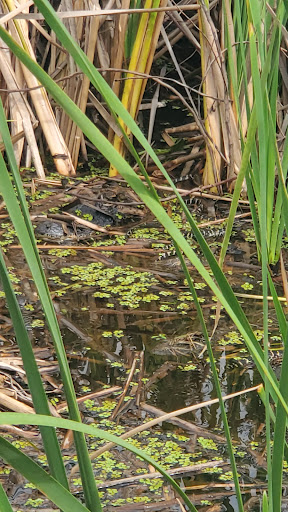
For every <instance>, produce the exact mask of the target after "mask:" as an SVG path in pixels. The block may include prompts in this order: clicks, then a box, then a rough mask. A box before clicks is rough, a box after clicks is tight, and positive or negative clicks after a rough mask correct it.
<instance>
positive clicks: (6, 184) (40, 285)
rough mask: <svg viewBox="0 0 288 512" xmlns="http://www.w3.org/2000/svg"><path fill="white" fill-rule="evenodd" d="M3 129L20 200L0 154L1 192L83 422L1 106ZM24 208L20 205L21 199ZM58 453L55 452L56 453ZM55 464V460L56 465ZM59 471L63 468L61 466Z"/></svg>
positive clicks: (89, 475)
mask: <svg viewBox="0 0 288 512" xmlns="http://www.w3.org/2000/svg"><path fill="white" fill-rule="evenodd" d="M0 126H1V131H2V134H3V141H4V143H5V146H6V147H7V157H8V161H9V164H10V168H11V171H12V174H13V178H14V180H15V184H16V190H17V193H18V198H17V197H16V195H15V191H14V189H13V185H12V183H11V179H10V176H9V174H8V171H7V168H6V165H5V162H4V159H3V157H2V155H1V154H0V178H1V179H0V191H1V194H2V196H3V199H4V201H5V203H6V207H7V210H8V213H9V216H10V219H11V221H12V223H13V225H14V227H15V229H16V232H17V235H18V238H19V241H20V244H21V246H22V248H23V252H24V254H25V257H26V260H27V262H28V263H29V267H30V270H31V273H32V276H33V279H34V282H35V285H36V287H37V291H38V294H39V298H40V300H41V303H42V306H43V311H44V313H45V317H46V321H47V324H48V326H49V330H50V332H51V335H52V339H53V341H54V346H55V351H56V354H57V360H58V363H59V367H60V372H61V378H62V381H63V384H64V390H65V395H66V398H67V403H68V408H69V415H70V417H71V418H72V419H74V420H77V421H81V417H80V413H79V409H78V405H77V401H76V395H75V391H74V387H73V381H72V377H71V374H70V370H69V365H68V362H67V358H66V352H65V349H64V346H63V342H62V338H61V333H60V329H59V325H58V322H57V318H56V314H55V311H54V307H53V303H52V300H51V297H50V293H49V290H48V286H47V282H46V278H45V274H44V271H43V267H42V263H41V261H40V257H39V253H38V251H37V247H36V242H35V238H34V233H33V228H32V225H31V221H30V216H29V212H28V209H27V205H26V201H25V197H24V192H23V187H22V184H21V180H20V179H19V172H18V168H17V165H16V161H15V157H14V153H13V149H12V150H11V147H12V146H11V140H10V138H9V135H8V130H7V126H6V120H5V118H4V114H3V109H2V108H1V106H0ZM17 199H18V200H19V202H20V205H21V208H20V206H19V203H18V200H17ZM75 445H76V449H77V453H78V458H79V465H80V468H81V478H83V488H84V494H85V497H86V500H87V503H88V504H89V507H90V509H91V511H94V512H99V511H101V504H100V499H99V495H98V491H97V487H96V485H95V480H94V476H93V472H92V469H91V462H90V459H89V455H88V450H87V446H86V442H85V439H84V437H83V435H82V434H79V433H77V432H76V433H75ZM55 453H56V452H55ZM54 464H56V461H55V462H54ZM59 468H60V466H59ZM65 480H66V476H65V475H64V474H63V476H62V479H61V482H63V483H64V482H65Z"/></svg>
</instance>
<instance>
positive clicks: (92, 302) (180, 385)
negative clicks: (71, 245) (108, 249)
mask: <svg viewBox="0 0 288 512" xmlns="http://www.w3.org/2000/svg"><path fill="white" fill-rule="evenodd" d="M239 248H240V249H241V250H242V251H243V253H242V254H243V256H242V258H241V262H240V263H244V264H248V266H246V268H245V267H244V268H242V267H237V257H233V256H231V260H232V264H231V265H232V266H227V267H226V270H227V271H228V277H229V280H230V282H231V284H232V286H233V289H234V291H235V292H237V293H241V294H243V293H248V294H249V293H251V294H252V293H253V295H258V294H260V295H261V283H260V280H261V276H260V274H259V270H258V269H257V261H255V256H254V255H255V247H254V249H253V248H252V247H251V246H250V245H248V249H247V242H242V243H238V249H239ZM60 250H61V249H60ZM101 258H102V259H101ZM103 258H104V260H103ZM74 260H75V267H74V271H73V272H72V271H71V257H70V256H68V257H67V258H65V257H64V258H61V259H60V258H59V255H58V256H57V255H56V256H55V255H54V256H53V255H52V256H51V255H50V256H48V255H47V254H45V256H44V258H43V261H44V262H45V266H46V267H47V268H48V269H49V276H50V277H49V283H50V287H51V291H52V293H54V294H55V303H56V304H57V311H58V315H59V320H60V325H61V329H62V332H63V338H64V342H65V346H66V349H67V355H68V357H69V361H70V366H71V371H72V375H73V378H74V382H75V387H76V390H77V393H78V394H79V395H83V394H86V393H87V394H88V393H91V392H93V391H97V390H100V389H102V388H103V386H107V387H112V386H120V387H121V388H122V387H123V385H124V384H125V382H126V381H127V377H128V376H129V372H131V368H133V365H134V366H135V367H134V373H133V375H132V376H131V383H130V385H129V387H128V388H127V393H126V396H125V400H124V401H123V404H122V410H120V411H119V413H118V415H117V416H116V418H115V420H113V422H112V423H111V421H110V416H111V413H112V414H113V410H114V409H115V406H116V404H117V401H118V398H117V399H116V400H115V395H112V396H109V397H108V398H107V399H105V398H103V399H101V400H100V401H96V402H95V403H94V405H93V404H85V403H84V405H82V406H81V408H82V412H83V414H84V418H85V421H89V422H90V421H96V422H97V423H98V424H99V425H100V426H101V428H108V427H107V425H109V428H110V429H112V431H117V428H120V427H121V428H122V429H123V431H125V430H127V429H131V428H134V427H135V426H137V425H139V424H141V423H143V422H145V421H147V419H148V417H149V418H154V417H155V416H154V413H152V412H151V410H149V409H147V408H146V409H145V406H153V407H156V408H158V409H160V410H162V411H164V412H165V413H167V412H171V411H174V410H178V409H181V408H184V407H188V406H191V405H194V404H201V403H202V402H206V401H209V400H211V399H213V398H215V396H216V394H215V386H214V383H213V380H212V376H211V370H210V363H209V360H208V356H207V352H206V351H205V344H204V341H203V338H202V334H201V329H200V324H199V319H198V318H197V315H196V312H195V308H194V306H193V303H192V301H191V295H190V293H189V292H188V290H187V286H186V284H185V282H184V280H183V275H182V272H181V270H180V269H179V266H178V265H177V263H176V261H175V262H174V261H173V260H168V261H165V260H161V261H158V260H156V259H155V257H151V256H149V255H145V254H144V255H143V256H139V255H138V256H135V255H134V256H133V255H131V256H127V255H126V256H125V257H124V256H122V255H117V254H115V253H114V254H113V253H112V254H106V255H104V256H103V255H102V256H101V255H99V253H98V254H93V255H92V256H91V255H89V256H87V257H85V259H84V258H83V261H81V264H80V263H79V258H78V256H76V257H74ZM235 260H236V261H235ZM72 262H73V258H72ZM251 262H252V266H251V267H249V265H251ZM87 265H89V266H88V267H87ZM235 265H236V266H235ZM253 265H254V267H253ZM115 266H117V268H118V270H117V271H115ZM63 268H64V269H65V268H66V269H68V270H66V271H65V270H64V271H63ZM192 275H193V270H192ZM93 276H94V277H93ZM193 277H194V280H195V283H196V284H197V288H198V291H199V296H200V297H201V300H202V306H203V312H204V316H205V320H206V322H207V326H208V330H209V332H210V333H211V332H212V330H213V326H214V319H215V307H216V302H215V298H214V297H213V296H212V294H211V292H210V291H209V290H208V289H207V287H206V286H205V284H204V283H203V280H202V279H201V277H199V276H197V275H193ZM99 283H100V284H99ZM77 285H78V289H77ZM280 293H281V292H280ZM239 300H241V302H242V303H243V309H244V311H245V313H246V314H247V315H248V318H249V321H250V323H251V325H252V327H253V329H255V332H257V336H258V339H259V343H261V340H262V333H261V327H262V312H261V306H262V303H261V300H256V299H255V298H252V299H251V298H246V299H244V298H242V297H241V298H240V299H239ZM270 316H271V318H270V321H271V324H270V331H271V347H272V348H273V349H274V350H273V354H274V356H275V357H274V359H275V367H277V364H278V361H277V357H278V359H279V360H280V359H281V346H279V340H278V338H277V336H278V335H279V333H278V331H277V327H276V324H275V318H274V316H275V314H274V310H273V309H272V308H271V315H270ZM28 322H29V319H28ZM33 341H34V343H35V344H36V345H39V346H40V347H41V346H45V345H46V344H47V335H44V331H43V328H42V329H41V327H40V328H39V327H38V328H35V329H34V331H33ZM212 344H213V350H214V356H215V359H216V361H217V367H218V370H219V378H220V380H221V387H222V393H223V395H228V394H231V393H237V392H239V391H241V390H245V389H248V388H251V387H253V386H255V385H258V384H259V383H260V382H261V380H260V377H259V375H258V372H257V370H256V369H255V366H254V364H253V362H252V360H251V358H250V356H249V354H248V352H247V350H246V348H245V345H244V343H243V340H241V337H240V336H239V334H238V333H237V331H236V330H235V327H234V326H233V324H232V322H231V320H230V319H229V317H228V316H227V314H226V313H225V312H222V313H221V317H220V321H219V324H218V327H217V329H216V332H215V334H214V336H213V338H212ZM271 354H272V352H271ZM271 357H272V355H271ZM135 401H136V404H135ZM139 404H142V406H141V405H139ZM226 411H227V416H228V421H229V425H230V428H231V434H232V439H233V442H234V445H235V453H236V459H237V464H238V471H239V475H240V482H241V485H242V486H243V487H242V488H243V497H244V501H245V502H247V506H246V509H247V510H251V511H255V512H256V511H257V510H259V497H260V496H261V492H262V489H263V486H265V438H264V433H263V432H264V408H263V406H262V403H261V400H260V398H259V396H258V394H257V392H256V391H253V392H249V393H244V394H242V395H241V396H236V397H234V398H233V399H230V400H227V401H226ZM181 419H183V420H186V422H188V423H187V425H188V424H189V422H190V423H192V424H193V425H194V426H196V427H197V428H198V429H199V432H198V433H197V435H195V433H193V432H192V431H191V430H189V427H187V425H186V427H184V424H182V425H180V424H177V425H172V424H171V423H167V422H165V423H163V424H160V425H158V426H156V427H153V429H152V430H151V431H150V433H149V435H148V436H147V434H146V437H145V436H144V437H143V436H142V437H141V436H140V437H138V438H137V442H139V443H140V444H141V446H142V447H143V448H144V449H146V450H148V451H149V453H151V454H152V456H154V457H156V458H157V460H158V461H159V462H160V463H162V464H164V465H165V466H166V467H167V468H168V467H171V468H173V467H181V466H182V467H183V468H185V467H187V466H190V465H193V464H196V463H200V462H204V463H205V462H212V465H213V461H214V462H215V467H214V468H209V469H205V470H203V471H202V472H201V473H200V474H196V475H195V474H193V473H190V474H189V473H188V476H187V477H186V476H185V472H183V475H182V476H181V479H180V480H179V482H180V483H181V485H182V486H185V487H186V488H187V492H188V493H189V495H190V496H191V500H192V501H193V503H195V504H196V505H197V506H200V509H201V510H206V509H207V507H209V506H210V507H211V504H214V505H215V506H216V505H217V507H218V508H215V510H217V511H218V510H219V511H220V510H223V511H225V510H226V511H229V512H236V511H237V510H238V508H237V503H236V498H235V494H234V490H233V484H232V478H231V474H230V473H229V472H230V466H229V464H227V460H228V455H227V450H226V443H225V441H224V440H222V442H221V441H219V439H218V438H217V436H218V437H219V436H220V437H222V436H223V424H222V419H221V415H220V411H219V407H218V405H217V404H213V405H208V406H202V407H200V408H199V409H197V410H195V411H194V412H193V413H192V412H190V413H187V414H185V415H184V416H181ZM107 421H108V422H109V421H110V423H105V422H107ZM200 429H205V430H200ZM205 431H206V433H205ZM119 433H121V432H119ZM214 438H215V439H216V441H215V442H214V443H213V444H212V445H209V443H207V442H205V439H208V440H213V439H214ZM151 439H152V440H153V439H154V441H153V442H151ZM203 439H204V441H203ZM217 439H218V440H217ZM151 443H152V444H151ZM169 443H170V444H169ZM171 443H172V444H171ZM92 444H93V446H92V447H91V449H94V444H95V443H92ZM97 446H98V445H97V443H96V444H95V447H96V448H97ZM113 453H114V455H113V457H115V461H116V460H117V462H115V464H116V469H114V470H112V469H110V470H107V469H105V464H104V469H103V467H102V468H100V466H97V464H96V465H95V472H96V477H97V478H98V477H99V480H101V481H106V480H111V479H113V478H114V479H119V478H124V477H125V478H126V477H128V476H131V474H134V475H136V474H137V470H139V471H138V472H140V471H142V472H147V471H148V468H147V467H146V466H145V464H143V463H141V464H140V463H138V461H137V460H136V461H135V457H134V456H131V455H129V456H127V455H125V456H124V457H123V454H122V451H121V450H118V451H117V450H116V451H115V450H114V452H113ZM115 454H116V455H115ZM169 457H170V458H169ZM113 460H114V459H113ZM128 461H129V463H128ZM124 462H125V464H124ZM121 463H123V464H124V466H125V467H124V466H123V464H122V466H123V467H122V466H121ZM117 464H120V467H119V468H118V469H117ZM106 465H107V460H106ZM218 465H219V467H218ZM113 471H114V472H113ZM115 472H116V473H115ZM151 482H152V480H151ZM75 485H76V483H75ZM76 487H77V485H76ZM135 496H137V497H138V498H139V500H138V501H139V510H144V508H143V507H144V504H145V503H149V506H150V508H147V510H175V511H178V510H179V505H178V504H177V502H175V496H174V494H173V493H171V490H169V491H168V490H167V488H166V486H163V485H162V484H161V485H160V484H159V487H157V486H154V487H153V485H152V484H151V483H150V484H147V482H145V483H144V482H141V483H139V482H138V483H137V482H135V483H134V484H131V485H130V487H129V490H128V489H127V487H123V488H122V487H119V489H118V492H115V494H113V496H112V493H111V492H110V494H109V491H108V490H106V492H105V494H104V495H103V502H104V505H105V507H106V508H105V510H109V511H110V509H111V510H114V509H115V508H114V507H115V506H116V505H118V506H119V507H120V508H119V510H129V507H128V505H129V506H131V510H138V508H136V504H135V503H136V502H135ZM121 500H122V501H121ZM123 500H124V501H123ZM129 500H130V501H129ZM131 500H132V501H131ZM163 500H164V503H165V502H167V505H165V504H163ZM169 500H170V501H169ZM173 500H174V502H173ZM136 501H137V500H136ZM20 502H21V500H20ZM152 502H157V503H158V508H154V509H153V508H151V507H152V505H151V503H152ZM15 503H16V504H17V500H16V502H15ZM160 503H162V504H161V507H160V505H159V504H160ZM132 504H133V507H134V508H132ZM21 505H22V506H23V499H22V502H21ZM165 506H166V508H165ZM125 507H126V509H125ZM127 507H128V508H127ZM141 507H142V508H141ZM147 507H148V505H147ZM23 509H25V507H24V508H23ZM213 510H214V508H213Z"/></svg>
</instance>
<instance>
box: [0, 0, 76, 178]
mask: <svg viewBox="0 0 288 512" xmlns="http://www.w3.org/2000/svg"><path fill="white" fill-rule="evenodd" d="M3 5H5V7H6V8H7V9H8V10H9V11H11V12H12V11H13V10H14V9H15V4H14V2H13V0H5V2H3ZM8 28H9V30H10V32H11V35H12V37H13V38H14V39H15V41H17V43H18V44H20V46H22V47H23V48H24V49H25V51H27V52H28V53H29V55H30V56H31V58H33V59H34V60H35V61H36V58H35V54H34V52H33V49H32V45H31V43H30V40H29V35H28V24H27V22H26V21H25V20H14V21H9V22H8ZM21 69H22V71H23V75H24V78H25V81H26V83H27V85H28V87H29V88H30V89H33V90H30V96H31V99H32V102H33V105H34V108H35V111H36V114H37V117H38V119H39V122H40V124H41V127H42V130H43V133H44V136H45V138H46V141H47V144H48V146H49V149H50V152H51V154H52V157H53V160H54V164H55V167H56V169H57V171H58V172H59V174H62V175H65V176H70V175H73V174H75V171H74V168H73V165H72V161H71V157H70V154H69V152H68V149H67V146H66V144H65V141H64V139H63V137H62V134H61V132H60V129H59V127H58V125H57V123H56V120H55V116H54V114H53V111H52V108H51V105H50V103H49V100H48V96H47V94H46V91H45V90H44V88H42V87H41V88H39V82H38V81H37V79H36V78H35V77H34V76H33V75H32V74H31V73H30V72H29V71H28V70H27V68H26V67H25V66H23V65H22V64H21Z"/></svg>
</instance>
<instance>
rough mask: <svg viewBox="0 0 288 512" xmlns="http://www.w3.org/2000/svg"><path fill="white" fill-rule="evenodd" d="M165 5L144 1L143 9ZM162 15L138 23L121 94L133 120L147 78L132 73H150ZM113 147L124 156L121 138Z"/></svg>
mask: <svg viewBox="0 0 288 512" xmlns="http://www.w3.org/2000/svg"><path fill="white" fill-rule="evenodd" d="M166 5H167V0H160V1H159V0H154V1H153V0H146V2H145V9H146V8H147V9H149V8H151V7H153V8H154V7H158V6H160V7H165V6H166ZM164 15H165V12H160V13H158V14H157V15H156V14H155V13H154V14H149V13H143V14H142V15H141V18H140V21H139V26H138V31H137V35H136V38H135V42H134V45H133V50H132V54H131V59H130V64H129V71H131V73H127V79H126V81H125V85H124V90H123V94H122V103H123V105H124V106H125V108H127V110H128V112H129V113H130V115H131V117H133V119H135V118H136V117H137V114H138V111H139V107H140V104H141V101H142V98H143V94H144V90H145V87H146V83H147V78H144V79H140V78H136V79H135V76H134V74H133V72H134V71H137V72H138V73H145V74H146V75H148V74H149V73H150V69H151V66H152V62H153V57H154V53H155V50H156V46H157V42H158V38H159V34H160V30H161V26H162V23H163V19H164ZM120 124H121V126H122V127H123V128H124V130H125V132H126V134H127V135H128V137H129V136H130V130H128V128H127V127H125V125H124V123H123V122H122V121H121V120H120ZM114 147H115V148H116V149H117V151H118V152H119V153H120V154H124V152H125V146H124V144H123V139H122V137H118V136H117V135H116V136H115V137H114ZM115 175H117V169H115V168H114V167H113V166H111V167H110V176H115Z"/></svg>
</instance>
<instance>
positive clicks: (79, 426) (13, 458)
mask: <svg viewBox="0 0 288 512" xmlns="http://www.w3.org/2000/svg"><path fill="white" fill-rule="evenodd" d="M0 424H5V425H6V424H7V425H21V424H25V425H38V426H40V425H45V426H50V427H58V428H64V429H70V430H74V431H78V432H81V433H82V434H88V435H90V436H92V437H97V438H99V439H105V441H109V442H112V443H115V444H117V445H119V446H122V447H123V448H126V449H127V450H129V451H130V452H132V453H134V454H135V455H136V456H137V457H140V458H141V459H143V460H145V461H146V462H148V463H149V464H151V465H152V466H153V467H154V468H155V469H156V470H157V471H159V473H161V475H162V476H163V477H164V478H165V479H166V480H167V481H168V482H169V484H170V485H171V486H172V487H173V489H175V491H176V492H177V494H178V495H179V496H180V497H181V498H182V499H183V501H184V503H185V504H186V505H187V507H188V509H189V510H190V511H191V512H197V510H196V508H195V507H194V505H193V504H192V503H191V501H190V500H189V498H188V496H187V494H185V492H184V491H182V489H181V488H180V487H179V485H178V484H177V483H176V482H175V480H174V479H173V478H172V477H171V476H170V475H169V474H168V473H167V472H166V471H165V469H163V468H162V466H161V465H160V464H158V462H156V461H155V460H154V459H153V458H152V457H150V455H147V453H145V452H144V451H143V450H139V449H138V448H136V447H135V446H133V445H132V444H130V443H129V442H128V441H124V440H123V439H120V438H119V437H117V436H115V435H113V434H109V433H108V432H105V431H103V430H101V429H98V428H96V427H94V426H89V425H84V424H83V423H78V422H76V421H71V420H65V419H63V418H53V417H52V416H42V415H38V414H19V413H0ZM0 452H1V456H2V457H3V458H4V459H5V460H6V461H7V462H8V463H9V464H10V465H11V466H12V467H15V466H16V465H17V464H18V460H17V458H18V457H20V455H19V454H21V455H23V457H25V460H27V459H28V460H29V461H30V465H31V468H32V469H31V471H32V475H30V476H32V477H33V480H32V479H31V481H33V482H34V483H35V485H36V486H37V488H39V489H40V487H39V484H40V485H41V484H42V482H43V480H42V479H41V478H40V479H38V482H37V468H39V466H38V464H36V463H35V462H33V461H32V460H31V459H29V458H28V457H27V456H26V455H24V454H22V453H21V452H20V451H19V450H18V449H17V448H15V447H14V446H13V445H10V443H8V441H6V440H4V439H3V438H1V437H0ZM22 461H24V459H22V460H21V461H19V464H21V473H22V474H24V476H27V478H30V476H29V475H28V474H27V473H25V464H24V463H23V462H22ZM32 465H33V467H32ZM17 467H18V466H17ZM17 467H15V469H17ZM40 469H41V468H40ZM17 470H18V471H20V468H18V469H17ZM33 475H34V476H33ZM43 478H44V477H43ZM50 478H51V477H49V479H50ZM49 481H50V482H51V480H49ZM52 481H54V482H55V484H54V488H56V491H57V490H59V484H58V483H57V482H56V481H55V480H54V479H53V480H52ZM54 482H53V483H54ZM56 484H57V485H56ZM45 485H46V482H45ZM47 486H48V487H49V483H48V482H47ZM48 487H45V488H46V489H47V488H48ZM64 491H65V496H66V493H67V491H66V490H65V489H64ZM67 494H69V493H67ZM74 499H75V498H74ZM61 507H62V506H61ZM63 510H64V509H63ZM66 510H67V509H66ZM81 510H83V509H81ZM84 510H87V509H86V508H85V507H84ZM84 510H83V512H84ZM80 512H81V511H80Z"/></svg>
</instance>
